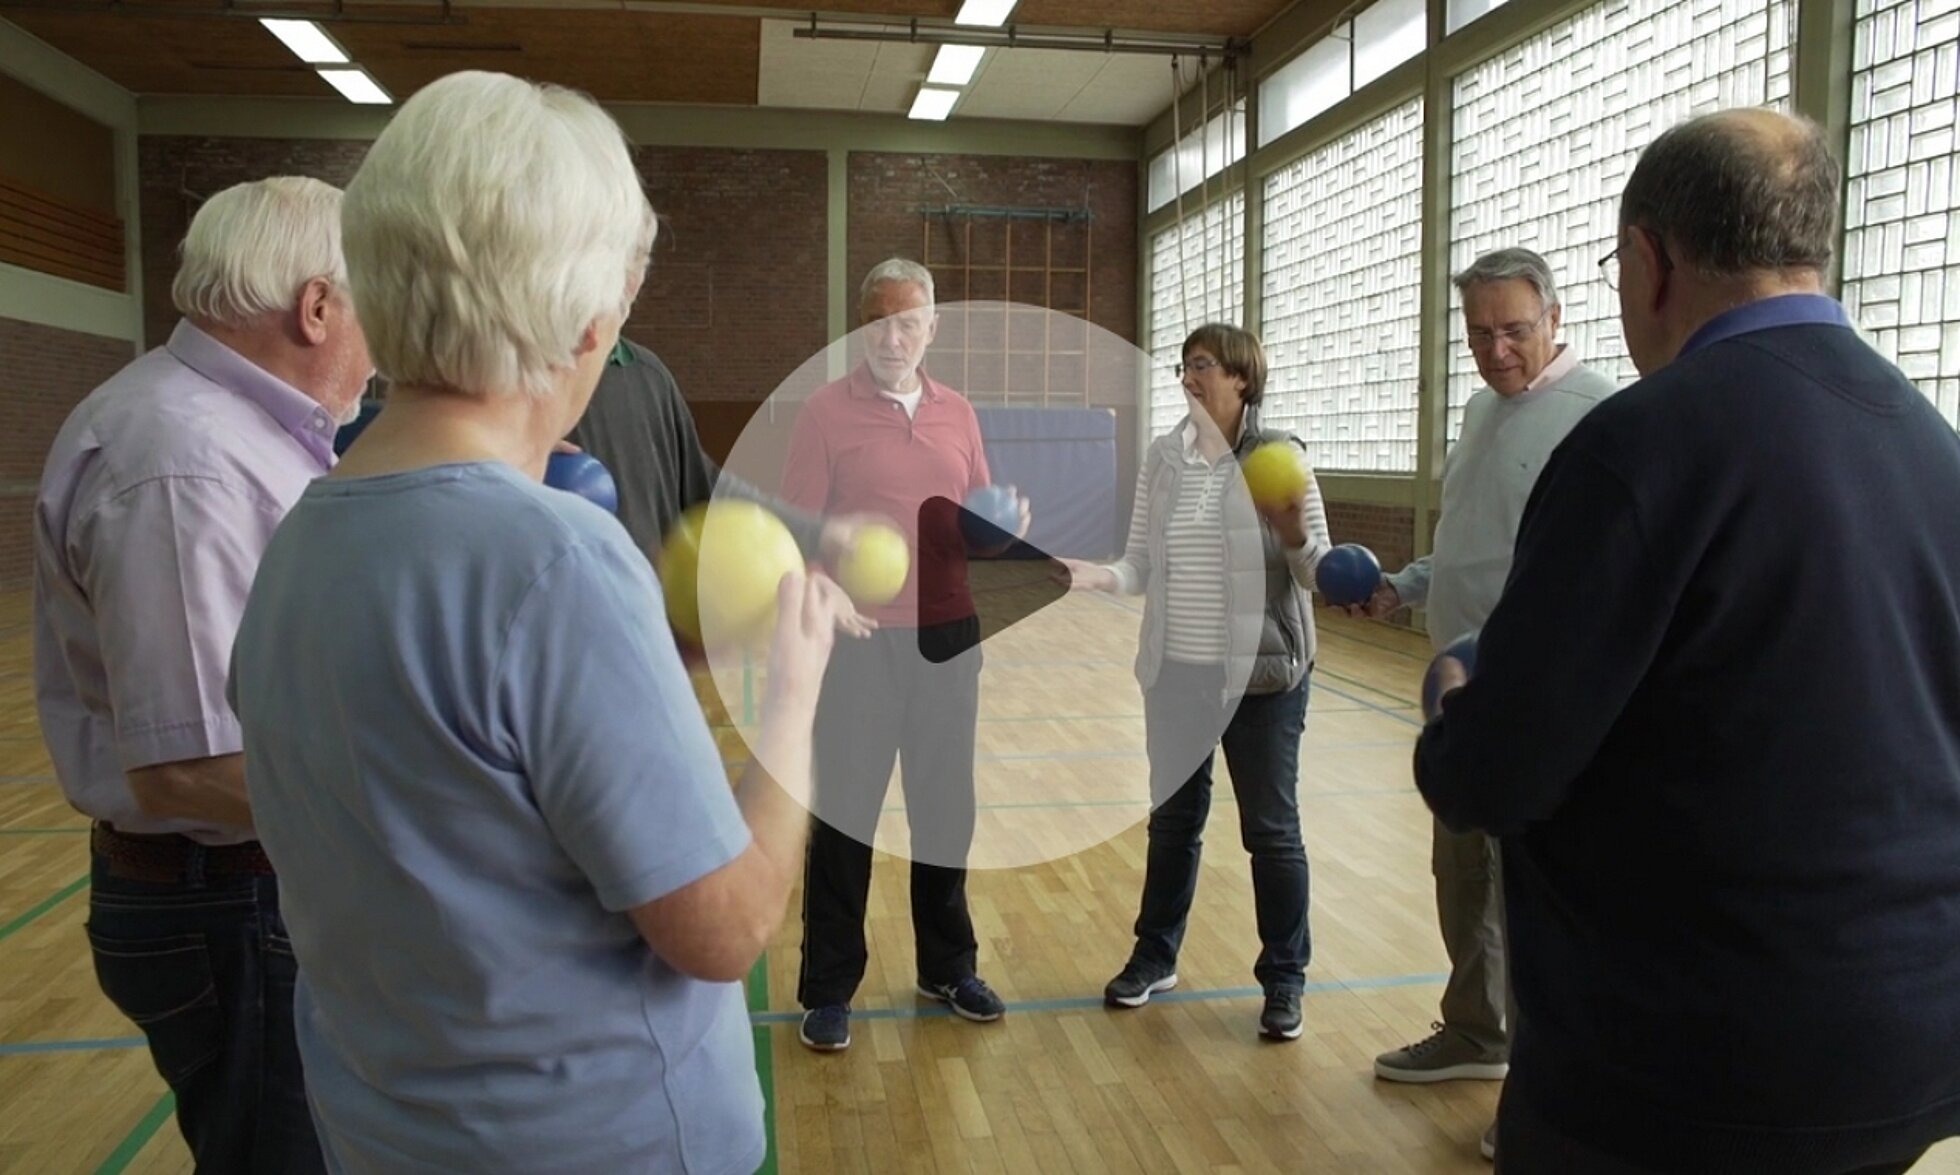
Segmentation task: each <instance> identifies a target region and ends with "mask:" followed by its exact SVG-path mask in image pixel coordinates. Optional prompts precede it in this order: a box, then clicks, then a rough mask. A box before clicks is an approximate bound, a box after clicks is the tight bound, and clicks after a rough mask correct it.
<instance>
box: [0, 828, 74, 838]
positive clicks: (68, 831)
mask: <svg viewBox="0 0 1960 1175" xmlns="http://www.w3.org/2000/svg"><path fill="white" fill-rule="evenodd" d="M87 831H88V829H87V828H86V827H83V828H0V836H64V835H65V836H74V835H77V834H79V833H84V832H87Z"/></svg>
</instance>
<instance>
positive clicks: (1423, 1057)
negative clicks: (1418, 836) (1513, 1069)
mask: <svg viewBox="0 0 1960 1175" xmlns="http://www.w3.org/2000/svg"><path fill="white" fill-rule="evenodd" d="M1455 281H1456V287H1457V289H1458V290H1459V291H1461V293H1462V295H1463V317H1464V325H1465V327H1466V333H1467V335H1468V337H1469V342H1470V351H1471V354H1472V355H1474V356H1475V357H1476V360H1477V371H1478V373H1479V374H1481V375H1482V376H1483V378H1484V382H1485V383H1486V384H1487V385H1488V387H1486V388H1485V389H1484V390H1483V391H1480V392H1478V393H1477V394H1476V395H1474V396H1472V397H1471V398H1470V402H1469V404H1468V405H1466V406H1465V408H1464V412H1463V430H1462V432H1461V434H1460V435H1459V436H1458V438H1457V441H1456V444H1454V445H1452V446H1451V447H1450V451H1449V456H1448V457H1447V458H1446V459H1445V461H1444V463H1443V509H1442V514H1441V516H1440V517H1439V519H1438V521H1437V525H1436V540H1435V544H1434V546H1435V550H1434V553H1433V554H1430V555H1425V556H1423V557H1422V558H1420V559H1418V560H1416V561H1415V562H1413V563H1411V564H1409V565H1408V566H1407V567H1405V568H1403V569H1402V570H1401V571H1399V572H1397V573H1396V574H1394V575H1391V576H1388V577H1386V578H1385V579H1384V580H1383V582H1382V586H1381V588H1380V589H1379V590H1377V591H1376V593H1375V596H1374V598H1373V599H1372V600H1370V601H1369V603H1368V605H1367V608H1366V614H1367V615H1370V616H1373V617H1376V618H1378V619H1379V618H1381V617H1384V616H1387V615H1388V614H1389V613H1391V612H1394V611H1396V610H1397V609H1399V608H1402V607H1404V606H1413V605H1422V606H1424V607H1426V608H1427V610H1428V615H1427V619H1428V627H1429V635H1430V639H1431V640H1432V642H1433V643H1434V645H1435V647H1436V648H1437V649H1439V650H1440V649H1441V648H1442V647H1443V646H1444V645H1447V644H1448V643H1449V642H1451V641H1453V640H1455V639H1456V638H1457V637H1459V636H1462V635H1464V634H1465V633H1468V632H1473V631H1475V630H1477V629H1478V628H1480V627H1482V626H1483V623H1484V621H1485V619H1486V618H1488V617H1489V615H1490V613H1491V610H1492V609H1493V608H1495V607H1496V606H1497V598H1498V596H1499V594H1500V593H1501V592H1502V591H1503V590H1504V581H1505V578H1506V577H1507V576H1508V575H1509V573H1510V570H1511V549H1512V547H1513V546H1514V545H1515V543H1516V541H1517V537H1518V523H1519V520H1520V519H1521V518H1522V517H1523V515H1524V506H1525V501H1526V499H1528V498H1529V497H1530V496H1531V488H1532V486H1533V484H1534V483H1536V482H1537V480H1538V472H1539V470H1541V469H1542V468H1544V465H1545V461H1546V459H1547V458H1549V457H1550V456H1551V454H1552V450H1553V449H1555V448H1557V447H1558V444H1559V442H1560V441H1562V440H1564V439H1565V435H1566V433H1568V432H1569V431H1571V429H1572V426H1573V425H1575V424H1577V423H1578V422H1579V420H1580V418H1582V417H1583V416H1585V414H1586V413H1588V412H1590V411H1591V410H1592V409H1593V407H1594V406H1595V405H1597V404H1598V403H1599V402H1600V401H1601V400H1604V399H1605V398H1606V397H1607V396H1609V395H1611V394H1612V393H1613V391H1614V390H1615V387H1616V385H1615V384H1614V382H1613V381H1612V380H1610V379H1608V378H1607V377H1606V376H1604V375H1601V374H1599V373H1598V372H1595V371H1592V370H1589V369H1588V368H1586V367H1584V366H1582V365H1581V364H1580V362H1579V356H1578V355H1577V354H1575V353H1574V352H1573V351H1572V349H1571V348H1570V347H1567V346H1565V345H1564V344H1562V343H1560V342H1559V341H1558V329H1559V318H1560V308H1559V300H1558V289H1557V285H1556V283H1555V282H1554V280H1553V278H1552V272H1551V268H1550V267H1549V266H1548V265H1546V263H1545V259H1544V258H1542V257H1540V256H1538V255H1537V254H1536V253H1533V252H1530V251H1529V250H1526V249H1500V250H1498V251H1497V252H1494V253H1489V254H1486V255H1485V256H1483V257H1480V258H1478V259H1477V261H1476V262H1475V263H1474V264H1472V265H1471V266H1470V268H1469V269H1467V270H1465V271H1464V272H1463V273H1461V274H1459V275H1458V276H1457V277H1456V279H1455ZM1351 611H1353V612H1356V613H1359V612H1362V609H1352V610H1351ZM1432 865H1433V868H1434V871H1435V874H1436V910H1437V916H1438V920H1439V921H1440V923H1441V925H1442V931H1443V945H1444V947H1445V949H1446V950H1447V951H1448V952H1449V956H1450V968H1451V970H1450V981H1449V985H1448V987H1446V988H1445V989H1444V992H1443V1002H1442V1013H1443V1019H1442V1022H1441V1023H1440V1024H1439V1025H1438V1026H1437V1030H1436V1032H1435V1033H1434V1034H1433V1035H1431V1036H1429V1037H1427V1038H1425V1039H1423V1040H1421V1041H1418V1042H1416V1043H1415V1044H1412V1045H1409V1046H1407V1047H1406V1048H1400V1049H1396V1050H1394V1051H1393V1052H1389V1053H1384V1054H1383V1055H1382V1056H1381V1057H1379V1058H1377V1059H1376V1061H1375V1074H1376V1076H1378V1077H1381V1078H1384V1079H1386V1080H1389V1081H1407V1082H1434V1081H1452V1080H1460V1079H1466V1078H1468V1079H1481V1080H1497V1079H1500V1078H1502V1077H1503V1076H1504V1075H1505V1073H1506V1072H1507V1070H1508V1065H1509V1054H1510V1021H1511V1019H1513V1018H1514V1017H1513V1016H1511V1015H1509V1014H1508V1013H1509V1006H1510V995H1509V985H1508V984H1507V983H1506V981H1505V973H1504V933H1503V925H1504V924H1503V893H1502V890H1501V888H1500V886H1499V884H1498V848H1497V842H1496V841H1494V840H1491V839H1490V838H1489V837H1486V836H1485V835H1484V834H1483V833H1481V832H1470V833H1461V834H1459V833H1454V832H1451V831H1449V830H1448V829H1446V828H1444V827H1443V826H1442V825H1441V824H1440V823H1438V824H1437V825H1436V826H1435V841H1434V851H1433V855H1432ZM1485 1149H1486V1157H1489V1154H1488V1152H1489V1140H1488V1138H1487V1139H1486V1148H1485Z"/></svg>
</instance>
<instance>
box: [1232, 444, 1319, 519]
mask: <svg viewBox="0 0 1960 1175" xmlns="http://www.w3.org/2000/svg"><path fill="white" fill-rule="evenodd" d="M1300 457H1301V454H1300V449H1299V446H1297V445H1294V444H1292V443H1290V442H1287V441H1272V442H1270V443H1267V444H1264V445H1261V446H1259V447H1258V448H1257V449H1254V450H1253V451H1252V452H1251V453H1250V454H1249V455H1247V457H1246V459H1245V461H1244V462H1243V463H1241V466H1240V468H1241V469H1242V470H1243V472H1244V473H1245V488H1246V489H1247V490H1250V491H1251V493H1252V500H1253V502H1254V503H1255V504H1257V505H1258V506H1260V507H1263V508H1265V509H1268V510H1277V509H1279V508H1280V507H1282V506H1285V505H1287V504H1288V503H1290V502H1294V501H1297V500H1298V499H1299V497H1300V495H1302V494H1304V493H1306V492H1307V470H1306V466H1305V465H1303V464H1302V463H1301V460H1300Z"/></svg>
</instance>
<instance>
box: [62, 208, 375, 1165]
mask: <svg viewBox="0 0 1960 1175" xmlns="http://www.w3.org/2000/svg"><path fill="white" fill-rule="evenodd" d="M340 199H341V197H340V192H339V191H338V190H336V189H334V188H331V187H328V186H327V185H325V184H322V183H320V182H318V181H316V180H310V179H298V178H287V177H278V178H273V179H266V180H261V181H258V182H256V183H250V184H241V185H239V186H237V187H233V188H229V189H227V190H225V191H223V192H220V193H218V194H217V195H215V196H213V197H212V198H211V199H210V200H208V201H207V202H206V203H205V204H204V206H203V207H202V208H200V209H199V210H198V213H197V216H196V218H195V219H194V220H193V221H192V222H191V227H190V232H189V234H188V236H187V237H186V238H185V241H184V247H183V263H182V267H181V269H180V270H179V272H178V274H177V278H176V281H175V283H174V284H173V286H172V288H171V296H172V299H173V301H174V302H175V303H176V306H177V309H178V310H179V311H180V312H181V313H182V314H183V315H184V320H183V321H182V322H180V323H179V324H178V326H177V328H176V330H175V332H174V333H173V334H172V335H171V336H170V340H169V342H167V343H166V344H165V345H164V346H163V347H161V348H158V349H157V350H154V351H151V352H150V353H149V354H147V355H144V356H143V357H142V358H140V359H137V360H136V361H135V362H134V363H131V364H130V365H129V366H128V367H126V368H124V369H123V370H122V371H120V372H118V373H117V374H116V375H115V376H114V377H112V378H111V379H110V380H109V381H108V382H107V383H105V384H103V385H102V386H101V387H100V388H97V389H96V390H95V391H94V392H92V393H91V394H90V395H89V396H88V397H87V398H86V399H84V400H83V401H82V403H81V404H80V405H79V406H78V407H77V408H76V409H75V411H74V413H73V414H72V415H71V416H69V418H68V421H67V423H66V424H64V425H63V426H62V429H61V432H60V434H59V436H57V437H56V439H55V442H54V447H53V449H52V451H51V452H50V453H49V454H48V460H47V465H46V468H45V469H44V471H43V473H42V477H41V489H40V496H39V499H38V500H37V502H36V504H35V515H34V539H35V569H34V642H35V648H34V676H35V698H36V702H37V704H38V706H39V709H40V718H41V729H42V733H43V737H44V738H45V739H46V740H47V745H48V754H49V757H50V758H51V759H52V760H53V762H54V769H55V774H56V775H57V776H58V777H59V778H60V780H61V786H62V790H63V791H64V792H65V793H66V794H67V796H68V800H69V802H70V803H72V804H73V805H74V806H75V807H76V808H77V809H79V810H80V811H81V812H83V813H84V814H86V815H88V816H90V817H92V818H93V819H94V821H95V827H94V831H93V834H92V836H91V850H92V853H91V855H92V873H93V884H92V889H91V891H90V898H89V921H88V937H89V943H90V946H91V948H92V949H93V952H94V956H95V970H96V977H97V979H98V981H99V982H100V983H101V985H102V990H103V992H104V993H105V994H106V995H107V996H108V997H109V999H110V1000H111V1001H113V1002H114V1003H115V1005H116V1006H117V1007H118V1008H120V1009H121V1010H122V1011H123V1013H124V1014H125V1015H127V1016H128V1017H129V1018H130V1019H132V1020H134V1021H135V1022H136V1023H137V1024H138V1025H139V1026H140V1027H141V1028H142V1029H143V1032H144V1035H145V1036H146V1037H147V1038H148V1039H149V1045H150V1054H151V1057H152V1058H153V1060H154V1061H155V1062H156V1066H157V1070H158V1072H159V1073H161V1075H162V1076H163V1079H164V1080H165V1081H166V1082H168V1083H169V1085H170V1088H171V1090H172V1091H173V1092H174V1093H175V1094H176V1099H177V1118H178V1123H179V1125H180V1127H181V1128H182V1130H183V1133H184V1138H185V1140H186V1141H187V1142H188V1143H189V1144H190V1149H191V1152H192V1154H193V1156H194V1157H195V1158H196V1161H197V1169H198V1170H199V1171H200V1172H270V1171H278V1172H288V1173H290V1172H305V1171H316V1170H320V1169H322V1163H321V1159H320V1152H319V1145H318V1142H317V1141H316V1139H315V1136H314V1130H313V1123H312V1119H311V1115H310V1114H309V1112H308V1110H307V1105H306V1094H305V1088H304V1084H303V1082H302V1080H301V1075H300V1064H299V1055H298V1052H297V1049H296V1048H295V1045H294V1038H293V1024H292V1005H293V983H294V978H295V976H294V972H295V964H294V962H293V956H292V948H291V946H290V944H289V943H288V942H287V940H286V934H285V926H284V924H283V922H282V921H281V919H280V915H279V891H278V884H277V882H276V880H275V879H274V877H273V875H272V870H271V867H270V865H269V864H268V863H267V861H266V858H265V855H264V853H263V852H262V851H261V850H260V848H259V846H258V843H257V841H256V839H255V835H254V832H253V828H252V811H251V807H250V805H249V803H248V802H247V798H246V790H245V772H244V765H243V764H244V758H243V755H242V754H241V749H242V743H241V739H240V733H239V726H238V720H237V718H236V717H235V716H234V715H233V713H232V711H231V708H230V707H229V706H228V705H227V704H226V701H225V684H226V677H227V673H228V669H229V664H230V659H231V645H232V639H233V636H234V634H235V633H236V632H237V629H238V622H239V617H240V615H241V614H242V612H243V610H244V607H245V600H246V595H247V593H248V592H249V590H250V588H251V586H252V578H253V575H254V573H255V572H256V570H257V568H258V563H259V557H260V555H261V553H262V552H263V551H264V550H265V546H266V544H267V543H268V542H269V541H270V540H271V538H272V532H273V530H274V529H275V528H276V527H277V526H278V525H279V522H280V519H281V518H283V517H284V516H285V513H286V511H287V509H288V507H290V506H291V505H292V503H293V502H294V501H295V500H297V499H298V497H299V496H300V493H301V492H302V491H303V490H304V489H305V488H306V486H307V484H308V483H309V482H311V481H312V480H313V479H314V478H316V477H318V476H320V475H321V474H323V473H325V472H326V471H327V470H328V469H329V468H331V467H332V465H333V461H334V456H333V436H334V432H335V429H336V428H337V426H338V425H339V424H340V423H341V422H343V421H345V420H348V419H351V418H352V417H353V415H354V413H355V411H356V410H357V409H358V407H359V404H360V396H361V390H362V388H363V387H364V386H365V384H366V382H367V380H368V378H369V376H370V375H371V374H372V371H373V367H372V364H371V363H370V362H369V360H368V352H367V342H366V339H365V338H364V336H363V335H362V333H361V329H360V325H359V323H358V322H357V321H356V319H355V315H354V309H353V303H352V301H351V300H350V298H349V297H348V293H347V282H346V266H345V263H344V262H343V260H342V258H341V248H340Z"/></svg>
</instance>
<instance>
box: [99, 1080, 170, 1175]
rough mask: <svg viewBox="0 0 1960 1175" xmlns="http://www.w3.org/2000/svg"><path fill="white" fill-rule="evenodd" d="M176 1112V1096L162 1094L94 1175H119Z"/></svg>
mask: <svg viewBox="0 0 1960 1175" xmlns="http://www.w3.org/2000/svg"><path fill="white" fill-rule="evenodd" d="M176 1112H177V1097H176V1095H175V1094H168V1093H166V1094H164V1095H163V1096H162V1097H161V1098H159V1099H158V1100H157V1104H156V1105H154V1106H152V1107H150V1112H149V1113H147V1114H145V1115H143V1120H142V1121H141V1122H138V1123H137V1124H136V1125H135V1126H134V1127H132V1128H131V1129H130V1132H129V1136H128V1137H127V1138H125V1139H123V1140H122V1145H121V1146H119V1147H117V1148H116V1149H115V1150H113V1151H111V1152H109V1157H108V1158H106V1159H104V1160H102V1165H101V1166H100V1167H97V1168H96V1169H95V1175H121V1173H122V1171H123V1170H124V1169H125V1168H127V1167H128V1166H129V1164H130V1163H131V1162H132V1161H134V1160H135V1158H136V1156H137V1155H139V1154H142V1153H143V1148H144V1147H146V1146H148V1145H150V1139H152V1138H154V1137H156V1132H157V1131H158V1130H161V1129H162V1128H163V1124H164V1123H165V1122H168V1121H170V1116H171V1115H172V1114H174V1113H176Z"/></svg>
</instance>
